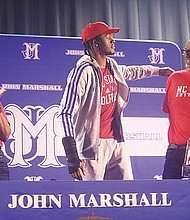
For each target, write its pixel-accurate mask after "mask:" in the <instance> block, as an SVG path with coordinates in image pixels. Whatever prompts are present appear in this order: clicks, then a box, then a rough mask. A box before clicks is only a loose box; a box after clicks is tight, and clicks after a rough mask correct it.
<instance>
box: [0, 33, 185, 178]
mask: <svg viewBox="0 0 190 220" xmlns="http://www.w3.org/2000/svg"><path fill="white" fill-rule="evenodd" d="M83 54H84V51H83V46H82V43H81V39H80V38H66V37H41V36H20V35H0V57H1V59H0V65H1V78H0V79H1V81H0V83H1V86H2V87H5V88H6V89H7V92H6V93H5V94H4V95H3V97H2V99H1V101H2V103H3V105H4V107H5V110H6V113H7V115H8V119H9V122H10V124H11V129H12V134H11V136H10V139H9V141H8V142H6V143H5V146H4V147H3V150H4V153H5V156H6V158H7V161H8V165H9V170H10V175H11V179H12V180H24V179H26V180H36V181H37V180H50V179H56V180H70V179H71V178H70V176H69V174H68V171H67V165H66V158H65V152H64V149H63V146H62V143H61V132H60V129H59V125H58V122H57V112H58V106H59V103H60V100H61V97H62V94H63V90H64V87H65V84H66V78H67V74H68V73H69V71H70V70H71V69H72V68H73V67H74V65H75V62H76V61H77V60H78V59H79V58H80V56H81V55H83ZM114 58H115V59H116V60H117V62H118V63H120V64H126V65H143V64H145V65H149V64H150V65H155V66H159V67H165V66H170V67H172V68H173V69H176V70H179V69H181V65H182V62H181V53H180V50H179V48H178V46H177V45H175V44H174V43H172V42H163V41H161V42H160V41H136V40H121V39H116V53H115V55H114ZM166 80H167V78H166V77H152V78H148V79H143V80H137V81H130V82H128V84H129V86H130V90H131V97H130V102H129V105H128V106H127V108H126V109H125V111H124V119H123V123H124V136H125V143H126V149H127V151H128V154H129V156H130V157H131V161H132V169H133V174H134V178H135V179H154V178H155V176H160V175H161V174H162V169H163V161H164V155H165V152H166V148H167V128H168V119H167V115H166V114H165V113H163V112H162V110H161V107H162V102H163V98H164V94H165V85H166ZM142 164H143V166H142Z"/></svg>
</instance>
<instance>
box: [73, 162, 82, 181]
mask: <svg viewBox="0 0 190 220" xmlns="http://www.w3.org/2000/svg"><path fill="white" fill-rule="evenodd" d="M83 175H85V174H84V170H83V162H82V161H81V162H80V165H79V167H78V169H77V171H76V172H73V173H71V176H72V177H73V178H74V179H77V180H82V176H83Z"/></svg>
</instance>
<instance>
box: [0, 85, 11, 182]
mask: <svg viewBox="0 0 190 220" xmlns="http://www.w3.org/2000/svg"><path fill="white" fill-rule="evenodd" d="M5 91H6V90H5V89H4V88H2V89H0V97H1V96H2V95H3V94H4V93H5ZM10 134H11V129H10V125H9V123H8V120H7V116H6V114H5V111H4V108H3V105H2V103H1V102H0V180H9V170H8V166H7V163H6V161H5V158H4V153H3V151H2V147H3V142H6V141H7V140H8V138H9V136H10Z"/></svg>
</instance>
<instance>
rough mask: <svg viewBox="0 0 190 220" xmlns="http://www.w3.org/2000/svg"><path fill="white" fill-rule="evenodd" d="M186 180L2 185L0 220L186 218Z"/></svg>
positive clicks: (189, 196) (188, 200) (189, 201)
mask: <svg viewBox="0 0 190 220" xmlns="http://www.w3.org/2000/svg"><path fill="white" fill-rule="evenodd" d="M189 184H190V183H189V181H188V180H187V181H182V180H131V181H84V182H82V181H80V182H75V181H40V182H27V181H4V182H3V181H1V182H0V188H1V193H0V210H1V211H0V219H3V220H13V219H18V220H26V219H27V220H34V219H40V220H47V219H51V220H52V219H56V220H106V219H109V220H125V219H126V220H147V219H148V220H149V219H154V220H161V219H162V220H168V219H172V220H180V219H189V215H190V209H189V204H190V194H189V187H190V185H189Z"/></svg>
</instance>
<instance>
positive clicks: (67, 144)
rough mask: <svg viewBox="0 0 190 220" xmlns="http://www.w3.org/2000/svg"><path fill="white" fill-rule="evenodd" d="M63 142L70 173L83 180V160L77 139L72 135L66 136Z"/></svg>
mask: <svg viewBox="0 0 190 220" xmlns="http://www.w3.org/2000/svg"><path fill="white" fill-rule="evenodd" d="M62 143H63V146H64V149H65V153H66V157H67V163H68V171H69V174H70V175H71V176H72V177H73V178H75V179H77V180H82V175H84V171H83V162H82V161H81V160H80V159H79V156H78V152H77V148H76V141H75V139H74V138H73V137H70V136H69V137H64V138H62Z"/></svg>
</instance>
